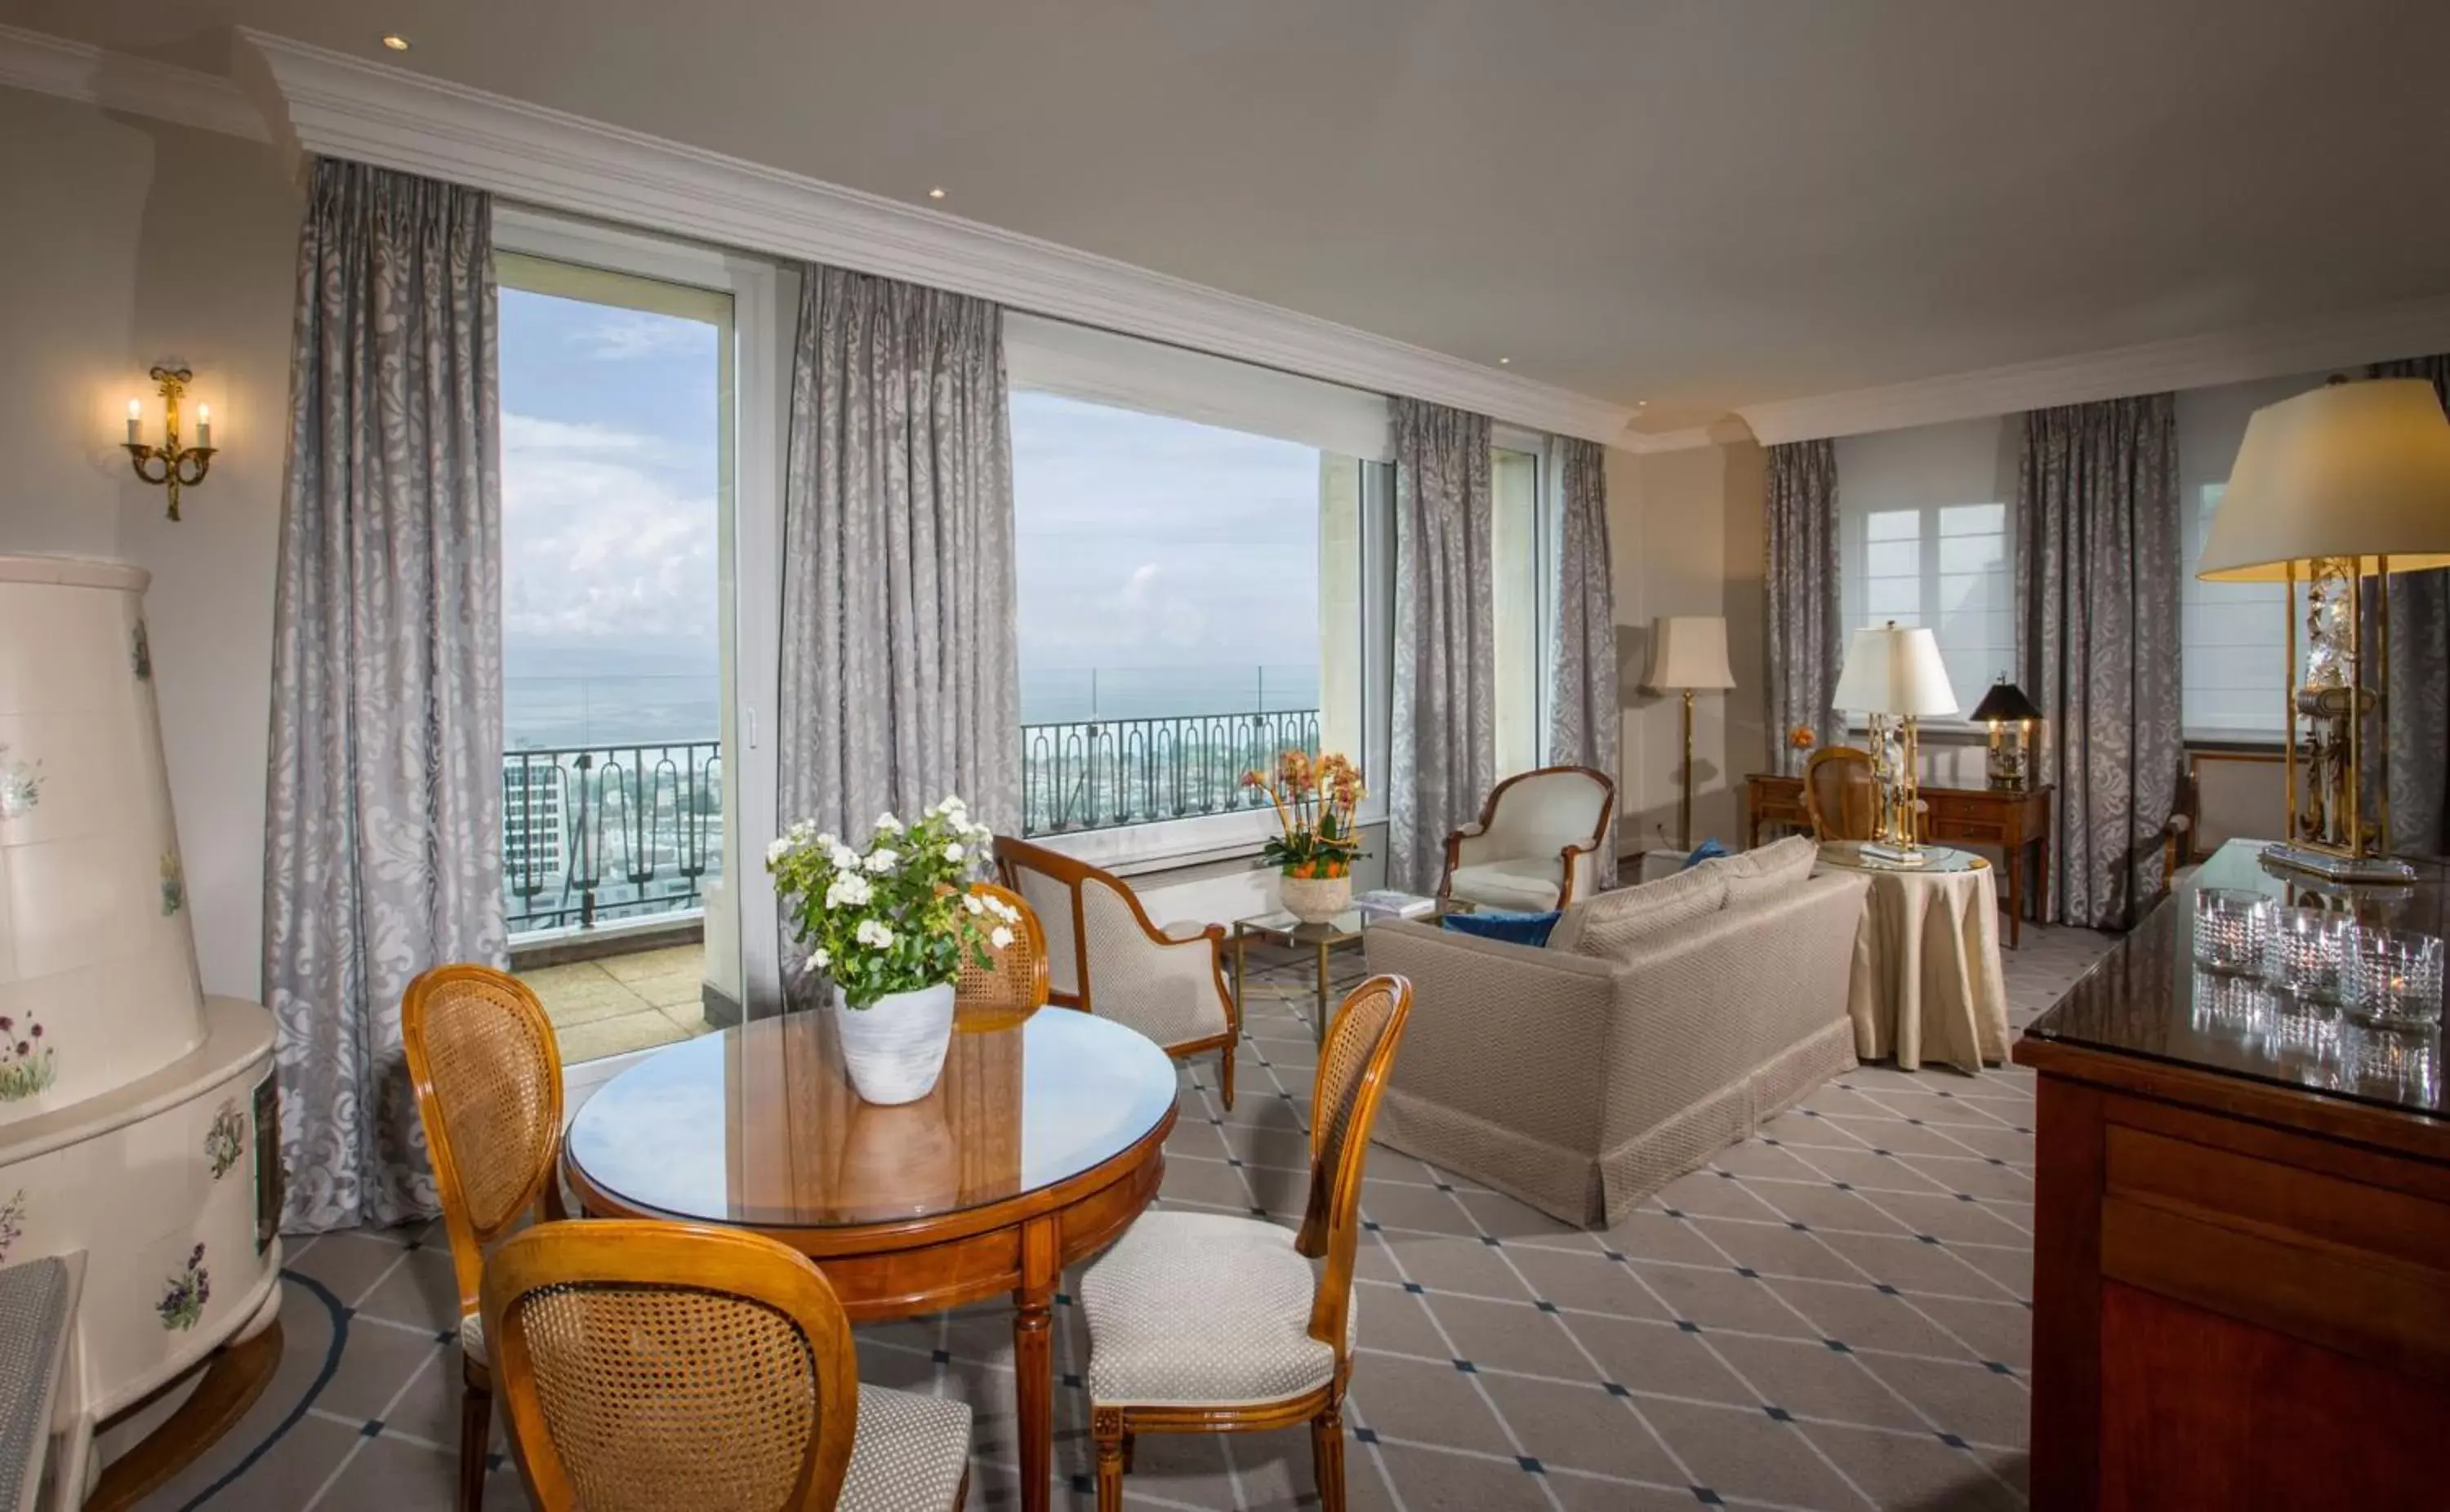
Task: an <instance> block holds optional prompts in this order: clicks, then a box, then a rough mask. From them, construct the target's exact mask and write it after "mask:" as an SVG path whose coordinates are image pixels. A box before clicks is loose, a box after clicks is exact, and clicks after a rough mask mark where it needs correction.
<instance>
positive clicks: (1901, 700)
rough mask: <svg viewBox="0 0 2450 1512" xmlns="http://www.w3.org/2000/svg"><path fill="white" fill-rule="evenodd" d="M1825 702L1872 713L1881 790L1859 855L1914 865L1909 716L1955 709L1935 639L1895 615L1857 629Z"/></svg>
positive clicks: (1913, 754) (1917, 851)
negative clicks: (1876, 811) (1871, 831)
mask: <svg viewBox="0 0 2450 1512" xmlns="http://www.w3.org/2000/svg"><path fill="white" fill-rule="evenodd" d="M1829 702H1830V704H1831V705H1832V706H1833V707H1835V708H1841V709H1852V710H1855V711H1856V712H1857V713H1862V714H1868V715H1870V716H1871V723H1872V782H1873V784H1874V785H1876V786H1877V787H1878V789H1879V793H1880V820H1879V824H1878V827H1877V828H1876V831H1875V832H1874V834H1873V837H1872V840H1871V842H1870V843H1867V844H1866V845H1864V847H1863V854H1865V855H1866V856H1870V857H1873V858H1875V859H1876V860H1879V861H1885V862H1888V863H1891V864H1892V865H1898V866H1912V865H1916V864H1918V863H1920V862H1921V861H1922V846H1921V843H1920V841H1919V838H1918V837H1917V836H1916V834H1915V789H1916V788H1918V787H1919V786H1920V785H1921V784H1920V782H1919V781H1918V780H1917V779H1916V777H1915V769H1916V766H1918V764H1919V761H1920V756H1919V753H1918V751H1917V749H1916V746H1915V720H1916V719H1922V718H1930V717H1933V716H1938V715H1951V716H1953V715H1954V714H1955V713H1956V712H1957V702H1956V691H1955V689H1954V688H1950V687H1949V686H1948V667H1947V664H1946V663H1944V662H1942V661H1941V660H1940V656H1939V637H1937V636H1935V635H1934V634H1933V633H1932V632H1931V631H1929V630H1922V629H1920V628H1912V629H1909V628H1903V627H1900V626H1899V625H1898V624H1897V622H1896V621H1895V620H1891V621H1890V622H1889V623H1888V624H1886V625H1883V626H1880V627H1878V628H1876V629H1873V630H1857V631H1856V632H1855V634H1854V637H1853V638H1852V639H1851V640H1849V641H1848V642H1847V643H1846V666H1845V668H1844V669H1843V670H1841V671H1840V672H1838V691H1837V692H1836V694H1835V695H1834V696H1832V697H1831V698H1830V700H1829Z"/></svg>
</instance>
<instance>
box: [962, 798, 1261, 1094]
mask: <svg viewBox="0 0 2450 1512" xmlns="http://www.w3.org/2000/svg"><path fill="white" fill-rule="evenodd" d="M995 851H996V865H997V867H998V869H999V870H1000V871H1001V873H1002V876H1003V881H1004V884H1005V885H1006V886H1007V887H1010V888H1011V889H1012V890H1013V891H1014V892H1016V893H1018V894H1020V895H1021V898H1022V899H1024V900H1025V901H1027V902H1028V903H1029V905H1030V906H1031V907H1032V908H1033V909H1035V910H1036V911H1037V914H1038V918H1039V921H1040V923H1041V924H1042V925H1043V926H1044V928H1045V931H1046V935H1045V938H1046V944H1047V969H1048V990H1047V998H1048V1000H1049V1001H1052V1002H1057V1003H1060V1004H1062V1005H1063V1006H1065V1007H1068V1008H1078V1009H1079V1010H1081V1011H1082V1012H1084V1013H1093V1014H1096V1015H1098V1016H1099V1017H1100V1018H1112V1019H1114V1020H1116V1021H1117V1022H1118V1023H1121V1024H1124V1025H1126V1026H1128V1027H1130V1028H1133V1029H1137V1030H1138V1031H1139V1032H1140V1033H1141V1034H1144V1035H1146V1036H1148V1037H1150V1038H1151V1039H1154V1040H1156V1041H1157V1044H1158V1045H1159V1046H1161V1047H1163V1049H1164V1051H1165V1053H1166V1054H1167V1055H1169V1056H1173V1057H1174V1058H1175V1059H1176V1060H1187V1059H1189V1058H1190V1057H1192V1056H1197V1055H1204V1054H1205V1053H1207V1052H1208V1051H1211V1050H1215V1051H1220V1052H1222V1056H1221V1060H1222V1064H1221V1065H1220V1066H1219V1068H1218V1072H1217V1091H1218V1094H1219V1095H1220V1096H1221V1097H1222V1098H1223V1100H1224V1103H1225V1107H1226V1109H1227V1110H1228V1111H1229V1112H1230V1111H1231V1110H1232V1109H1233V1106H1234V1048H1235V1045H1237V1044H1239V1043H1240V1042H1241V1038H1242V1008H1241V1005H1240V1004H1239V1003H1237V1002H1235V1000H1234V993H1233V989H1231V988H1229V987H1228V986H1226V984H1225V929H1224V926H1223V925H1221V924H1193V923H1176V924H1167V925H1165V926H1163V927H1162V928H1160V927H1159V926H1158V925H1157V924H1156V923H1155V922H1154V921H1151V920H1150V918H1149V916H1148V910H1147V909H1145V908H1143V907H1141V906H1140V900H1139V895H1138V894H1137V893H1135V892H1133V891H1132V889H1131V884H1130V883H1128V882H1124V881H1123V879H1121V878H1120V877H1118V876H1116V875H1115V874H1114V873H1113V872H1110V871H1106V870H1103V869H1102V868H1100V867H1097V866H1092V865H1090V864H1089V863H1087V862H1085V861H1076V860H1074V859H1073V858H1072V857H1070V856H1066V855H1064V854H1063V853H1062V852H1061V851H1058V850H1050V849H1048V848H1047V847H1046V846H1044V845H1034V844H1031V843H1029V842H1027V841H1024V840H1014V839H1011V838H1009V837H1007V836H1002V835H999V836H997V837H996V843H995Z"/></svg>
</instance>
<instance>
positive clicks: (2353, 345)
mask: <svg viewBox="0 0 2450 1512" xmlns="http://www.w3.org/2000/svg"><path fill="white" fill-rule="evenodd" d="M2441 351H2450V297H2444V298H2438V299H2429V300H2412V301H2410V302H2407V303H2402V304H2391V305H2382V306H2379V307H2376V308H2372V309H2365V310H2358V311H2353V312H2350V313H2348V314H2344V315H2335V316H2325V317H2323V318H2321V319H2318V320H2295V321H2289V322H2287V323H2285V324H2279V325H2268V326H2262V327H2259V328H2254V329H2249V330H2245V331H2233V332H2229V333H2226V334H2224V335H2217V336H2192V337H2185V338H2182V339H2177V340H2172V341H2153V342H2149V343H2146V344H2144V345H2140V346H2124V347H2114V348H2112V349H2110V350H2109V351H2106V352H2089V353H2085V354H2083V355H2081V356H2076V357H2063V358H2051V359H2047V360H2044V361H2039V362H2018V363H2014V364H2013V365H2011V366H2007V367H1994V368H1984V369H1981V370H1979V371H1976V372H1972V373H1954V374H1950V375H1948V376H1946V377H1943V378H1917V379H1915V381H1913V382H1911V383H1891V384H1887V385H1885V386H1882V387H1879V388H1868V389H1856V390H1853V391H1851V392H1847V393H1839V394H1823V395H1819V396H1818V397H1812V398H1802V399H1781V400H1779V401H1777V402H1775V403H1769V404H1748V405H1746V406H1744V407H1743V408H1742V409H1740V410H1738V411H1737V412H1736V413H1737V414H1738V415H1740V416H1741V417H1743V418H1744V420H1745V421H1746V422H1747V423H1748V424H1750V425H1751V426H1752V430H1753V434H1754V435H1755V436H1759V437H1760V441H1761V444H1762V445H1764V446H1769V445H1775V444H1777V443H1779V442H1781V441H1803V440H1815V439H1818V438H1819V437H1822V436H1857V435H1860V434H1862V433H1864V432H1866V431H1894V430H1899V429H1902V428H1904V427H1906V426H1910V425H1934V424H1937V423H1939V422H1941V421H1944V420H1970V419H1978V418H1981V417H1985V416H1992V415H2014V414H2019V413H2022V412H2023V411H2026V410H2038V409H2047V408H2049V407H2051V406H2052V405H2057V404H2084V403H2089V402H2090V401H2092V400H2095V399H2111V398H2122V397H2127V396H2129V395H2134V394H2159V393H2163V392H2166V391H2170V390H2176V389H2195V388H2208V387H2210V386H2212V385H2214V384H2220V383H2243V382H2248V381H2251V380H2253V379H2256V378H2284V377H2285V376H2287V375H2288V374H2291V373H2313V372H2319V371H2322V370H2324V369H2326V368H2341V367H2349V366H2356V365H2362V364H2363V363H2366V362H2381V361H2387V360H2389V359H2394V358H2403V357H2422V356H2425V355H2427V354H2429V353H2434V352H2441Z"/></svg>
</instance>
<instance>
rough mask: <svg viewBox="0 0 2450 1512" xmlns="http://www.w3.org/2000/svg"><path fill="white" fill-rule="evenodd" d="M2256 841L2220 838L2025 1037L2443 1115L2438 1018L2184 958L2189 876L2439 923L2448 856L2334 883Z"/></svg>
mask: <svg viewBox="0 0 2450 1512" xmlns="http://www.w3.org/2000/svg"><path fill="white" fill-rule="evenodd" d="M2261 852H2262V845H2261V843H2259V842H2253V841H2242V840H2241V841H2231V842H2229V843H2227V844H2226V845H2224V846H2222V847H2221V849H2220V851H2219V852H2218V853H2217V854H2216V855H2214V856H2213V857H2212V858H2211V859H2210V860H2209V861H2207V862H2206V863H2204V865H2203V866H2202V868H2201V869H2200V870H2198V871H2197V872H2196V874H2195V875H2194V877H2192V878H2191V879H2189V880H2188V882H2186V883H2184V884H2182V885H2181V886H2180V887H2179V888H2178V889H2177V890H2176V891H2175V892H2174V893H2172V894H2171V895H2170V897H2169V898H2168V899H2167V900H2166V901H2163V902H2162V903H2161V905H2160V906H2159V907H2158V908H2156V909H2154V910H2153V911H2152V913H2151V914H2150V915H2149V917H2147V918H2146V919H2145V921H2143V922H2142V923H2141V924H2139V925H2137V926H2136V928H2135V930H2134V932H2133V933H2131V934H2129V936H2128V937H2127V939H2126V940H2123V941H2121V942H2120V943H2119V945H2118V947H2117V948H2116V949H2114V950H2112V951H2111V952H2110V954H2109V955H2107V956H2105V957H2103V958H2102V959H2101V960H2100V961H2099V962H2098V963H2097V964H2095V965H2094V967H2093V968H2092V970H2091V971H2090V972H2088V973H2086V974H2085V976H2084V977H2083V979H2080V980H2079V981H2077V983H2076V984H2075V986H2074V987H2072V988H2071V989H2070V990H2069V992H2068V995H2067V997H2066V998H2062V999H2061V1000H2060V1001H2059V1003H2058V1005H2057V1006H2055V1007H2053V1008H2051V1010H2050V1011H2049V1012H2048V1013H2045V1014H2043V1015H2042V1017H2041V1018H2037V1019H2035V1020H2034V1021H2033V1023H2032V1026H2031V1027H2030V1028H2028V1029H2027V1030H2026V1031H2025V1036H2026V1037H2028V1038H2031V1039H2035V1040H2043V1041H2049V1042H2051V1043H2055V1044H2063V1045H2068V1046H2072V1047H2078V1048H2082V1049H2086V1050H2093V1051H2100V1052H2104V1053H2106V1054H2110V1055H2119V1056H2137V1057H2141V1058H2144V1059H2150V1060H2158V1061H2164V1062H2168V1063H2172V1064H2176V1065H2181V1066H2188V1067H2191V1068H2194V1069H2196V1070H2199V1071H2207V1072H2212V1073H2215V1074H2217V1075H2221V1076H2240V1077H2246V1078H2249V1079H2252V1080H2256V1081H2263V1082H2269V1083H2272V1084H2275V1085H2279V1086H2284V1087H2290V1088H2304V1089H2308V1090H2311V1091H2316V1092H2323V1093H2327V1094H2331V1095H2336V1096H2343V1097H2348V1098H2353V1099H2355V1100H2357V1101H2359V1102H2364V1103H2370V1104H2373V1105H2375V1106H2378V1107H2382V1108H2389V1109H2394V1110H2397V1111H2400V1112H2403V1113H2412V1114H2421V1115H2430V1116H2434V1117H2450V1095H2445V1092H2444V1079H2445V1078H2444V1076H2443V1069H2442V1046H2441V1035H2440V1029H2439V1028H2438V1027H2436V1028H2434V1029H2431V1030H2425V1031H2421V1032H2411V1031H2407V1030H2391V1029H2382V1028H2376V1027H2372V1026H2369V1025H2366V1024H2363V1023H2361V1022H2359V1021H2358V1020H2357V1019H2355V1018H2352V1017H2349V1016H2347V1015H2345V1014H2343V1013H2341V1012H2340V1011H2339V1010H2337V1009H2334V1008H2326V1007H2323V1006H2320V1005H2318V1004H2313V1003H2304V1002H2300V1001H2298V1000H2297V999H2295V998H2290V997H2288V996H2287V995H2285V994H2283V993H2281V992H2278V991H2276V990H2274V989H2272V988H2270V987H2267V986H2265V984H2264V983H2263V982H2262V981H2260V980H2258V979H2253V978H2240V977H2225V976H2220V975H2217V974H2214V973H2211V972H2205V971H2199V970H2197V969H2196V967H2195V964H2194V960H2193V955H2194V917H2195V901H2194V893H2195V890H2196V889H2197V888H2200V887H2236V888H2252V889H2258V890H2261V891H2263V892H2266V893H2269V894H2270V895H2271V896H2272V897H2274V898H2275V899H2278V900H2280V901H2283V902H2285V903H2291V904H2297V905H2302V906H2308V907H2311V906H2318V905H2324V904H2325V903H2326V904H2327V906H2332V907H2347V908H2352V909H2353V910H2354V911H2355V912H2356V913H2357V915H2358V917H2359V918H2360V919H2361V920H2362V921H2364V922H2366V923H2371V924H2381V925H2384V926H2387V927H2389V928H2392V929H2412V930H2418V931H2421V932H2422V933H2425V934H2429V935H2440V934H2442V933H2443V924H2444V921H2445V908H2450V869H2445V868H2444V867H2443V866H2442V865H2441V864H2440V863H2430V862H2420V863H2417V867H2418V880H2417V882H2416V884H2415V885H2414V886H2410V887H2392V888H2374V887H2359V888H2354V889H2348V888H2334V887H2332V886H2330V885H2328V884H2324V883H2319V882H2314V881H2313V880H2312V879H2308V878H2304V877H2302V876H2301V875H2299V874H2297V873H2292V872H2286V871H2283V870H2279V869H2277V868H2274V867H2270V866H2268V865H2266V864H2265V863H2264V861H2263V859H2262V854H2261Z"/></svg>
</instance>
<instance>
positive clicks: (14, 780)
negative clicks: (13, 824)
mask: <svg viewBox="0 0 2450 1512" xmlns="http://www.w3.org/2000/svg"><path fill="white" fill-rule="evenodd" d="M42 801H43V764H42V763H41V762H29V761H22V760H20V759H18V758H17V757H14V756H11V755H10V754H9V744H8V742H6V741H0V819H22V818H24V817H25V816H26V815H28V814H29V813H31V812H33V809H34V805H35V804H39V803H41V802H42Z"/></svg>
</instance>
